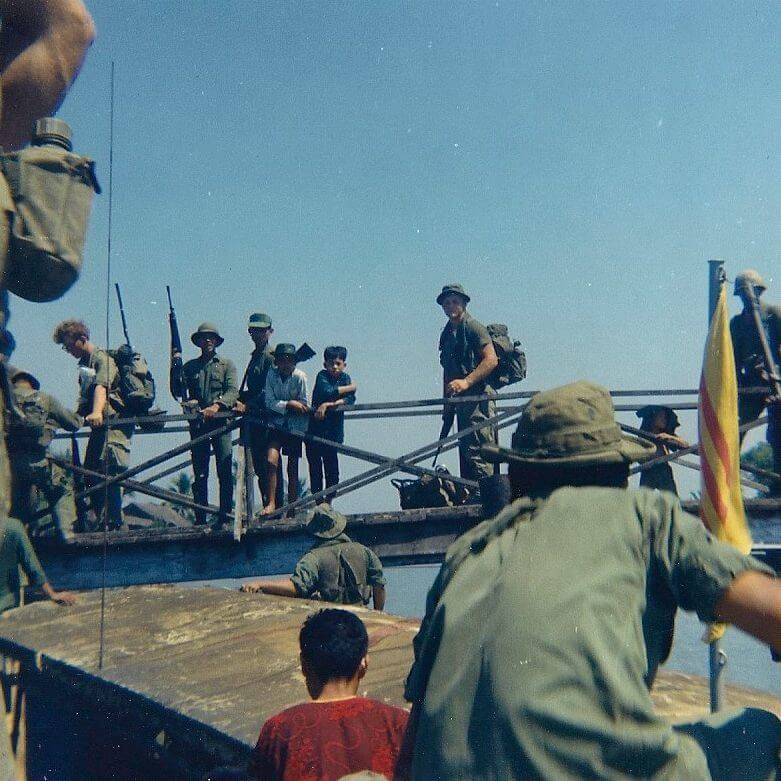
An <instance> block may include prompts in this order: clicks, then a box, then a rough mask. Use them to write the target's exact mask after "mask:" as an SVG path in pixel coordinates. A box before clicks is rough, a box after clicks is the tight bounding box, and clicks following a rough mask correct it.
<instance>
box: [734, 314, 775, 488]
mask: <svg viewBox="0 0 781 781" xmlns="http://www.w3.org/2000/svg"><path fill="white" fill-rule="evenodd" d="M759 308H760V313H761V320H762V325H763V326H764V328H765V334H766V335H767V340H768V344H769V345H770V351H771V353H772V355H773V359H774V360H775V361H776V365H777V366H778V364H779V363H781V354H779V349H781V306H778V305H774V304H767V303H765V302H764V301H760V302H759ZM729 327H730V334H731V336H732V349H733V351H734V354H735V370H736V371H737V374H738V386H739V387H741V388H750V387H758V386H763V385H764V386H767V384H768V383H767V379H766V377H765V376H763V374H764V371H765V359H764V352H763V350H762V345H761V343H760V341H759V335H758V334H757V329H756V326H755V323H754V316H753V313H752V312H751V310H748V311H743V312H741V313H740V314H739V315H735V316H734V317H733V318H732V319H731V320H730V324H729ZM766 405H767V398H766V397H765V396H762V395H752V396H748V395H746V396H743V395H741V396H740V397H739V399H738V413H739V416H740V423H741V424H743V423H750V422H751V421H753V420H756V419H757V418H758V417H759V416H760V415H761V414H762V411H763V410H764V409H765V406H766ZM767 414H768V425H767V441H768V443H769V444H770V445H771V447H772V448H773V467H774V471H775V472H776V473H781V409H779V405H778V404H771V405H768V407H767ZM741 439H742V437H741Z"/></svg>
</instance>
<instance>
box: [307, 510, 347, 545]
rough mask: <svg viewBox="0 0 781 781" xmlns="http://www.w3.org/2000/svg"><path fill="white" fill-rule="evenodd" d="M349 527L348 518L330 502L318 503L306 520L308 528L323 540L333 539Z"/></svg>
mask: <svg viewBox="0 0 781 781" xmlns="http://www.w3.org/2000/svg"><path fill="white" fill-rule="evenodd" d="M346 528H347V518H345V517H344V516H343V515H342V514H341V513H340V512H338V511H336V510H334V508H333V507H331V505H330V504H327V503H325V502H324V503H323V504H318V505H317V507H315V509H314V510H312V512H311V513H309V515H308V517H307V521H306V530H307V531H308V532H309V533H310V534H312V535H313V536H315V537H319V538H320V539H321V540H332V539H334V537H338V536H339V535H340V534H341V533H342V532H343V531H344V530H345V529H346Z"/></svg>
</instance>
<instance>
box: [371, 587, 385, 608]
mask: <svg viewBox="0 0 781 781" xmlns="http://www.w3.org/2000/svg"><path fill="white" fill-rule="evenodd" d="M372 601H373V602H374V609H375V610H383V609H384V608H385V586H372Z"/></svg>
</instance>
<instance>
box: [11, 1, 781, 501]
mask: <svg viewBox="0 0 781 781" xmlns="http://www.w3.org/2000/svg"><path fill="white" fill-rule="evenodd" d="M89 7H90V10H91V11H92V13H93V15H94V18H95V21H96V23H97V28H98V40H97V42H96V44H95V46H94V47H93V49H92V51H91V52H90V54H89V56H88V59H87V62H86V64H85V66H84V69H83V71H82V74H81V76H80V77H79V80H78V81H77V83H76V85H75V87H74V89H73V90H72V92H71V94H70V95H69V97H68V98H67V100H66V102H65V104H64V106H63V108H62V110H61V112H60V115H61V116H62V117H63V118H64V119H66V120H67V121H69V122H70V123H71V124H72V126H73V128H74V135H75V139H76V147H77V149H78V150H79V151H82V152H83V153H85V154H90V155H92V156H94V157H95V158H96V159H97V161H98V171H99V174H100V175H101V178H102V183H103V184H104V186H105V185H107V184H108V152H109V73H110V63H111V61H112V60H114V61H115V63H116V115H115V142H114V216H113V237H112V240H113V261H112V280H111V281H112V282H113V281H118V282H120V284H121V285H122V287H123V294H124V298H125V305H126V307H127V308H128V310H129V317H130V327H131V336H132V337H133V340H134V342H135V343H136V344H137V346H138V347H139V348H140V349H142V350H143V352H144V353H145V354H146V355H147V356H149V357H150V359H151V362H152V364H153V368H154V370H155V373H156V376H157V377H158V379H159V388H160V397H161V399H160V400H161V402H163V404H164V406H167V407H168V409H169V410H174V409H175V404H174V403H173V401H172V400H171V399H170V398H169V397H168V390H167V380H166V377H167V363H168V361H167V354H168V331H167V324H166V307H165V305H164V302H165V285H166V284H170V285H171V286H172V287H173V289H174V296H175V303H176V306H177V313H178V315H179V320H180V324H181V326H182V328H183V331H184V335H185V339H186V338H187V337H186V335H187V334H189V333H190V332H191V331H192V330H193V329H194V327H195V326H196V325H197V324H198V323H199V322H200V321H202V320H213V321H215V322H217V323H218V324H219V326H220V328H221V329H222V332H223V335H224V336H225V338H226V342H225V344H224V345H223V347H222V350H221V352H222V353H223V354H224V355H226V356H227V357H230V358H232V359H233V360H234V361H235V362H236V363H237V365H238V367H239V372H241V371H242V370H243V368H244V365H245V363H246V358H247V355H248V353H249V350H250V347H251V345H250V343H249V339H248V337H247V335H246V330H245V327H246V317H247V315H248V314H249V313H250V312H251V311H257V310H261V311H266V312H269V313H270V314H271V315H272V317H273V318H274V323H275V328H276V334H275V338H276V339H278V340H283V341H293V342H296V343H298V342H300V341H301V340H303V339H306V340H307V341H309V343H310V344H312V345H313V346H314V347H315V348H316V349H318V351H320V350H322V348H323V347H324V346H325V345H326V344H330V343H342V344H346V345H347V346H348V348H349V350H350V356H349V361H348V363H349V370H350V371H351V373H352V374H353V376H354V378H355V379H356V380H357V381H358V383H359V386H360V389H359V400H361V401H372V400H388V399H405V398H414V397H421V396H435V395H437V394H438V392H439V389H440V371H439V367H438V363H437V354H436V344H437V337H438V331H439V329H440V328H441V325H442V322H443V316H442V313H441V310H439V308H438V307H437V306H436V305H435V303H434V298H435V295H436V293H437V291H438V290H439V288H440V287H441V285H442V284H444V283H446V282H450V281H460V282H462V283H463V284H464V285H465V287H466V288H467V290H468V291H469V292H470V294H471V295H472V299H473V300H472V305H471V309H472V312H473V314H474V315H475V316H476V317H478V319H481V320H483V321H484V322H490V321H502V322H506V323H508V324H509V325H510V326H511V331H512V333H513V334H514V335H516V336H517V337H518V338H520V339H522V341H523V343H524V347H525V349H526V351H527V354H528V358H529V377H528V380H527V381H526V382H525V383H523V385H522V386H516V387H518V388H520V389H523V388H524V387H525V388H527V389H531V388H543V387H549V386H551V385H554V384H559V383H563V382H566V381H569V380H572V379H576V378H580V377H588V378H591V379H594V380H597V381H599V382H602V383H604V384H606V385H609V386H610V387H612V388H638V387H664V386H666V387H695V386H696V383H697V378H698V375H699V370H700V363H701V352H702V346H703V342H704V337H705V327H706V310H707V263H706V261H707V259H708V258H723V259H724V260H725V261H726V262H727V272H728V274H729V275H730V276H734V274H735V273H736V272H737V270H739V268H742V267H744V266H746V265H748V266H755V267H757V268H758V269H759V270H760V271H761V272H762V273H764V275H765V276H766V278H767V280H768V282H769V286H770V290H769V291H768V296H769V297H773V296H775V298H776V300H779V298H781V296H779V292H778V277H779V274H778V269H779V255H778V250H779V246H781V242H780V241H779V240H780V239H781V221H779V219H778V215H779V210H780V204H779V201H781V165H779V152H778V149H779V133H778V128H779V127H781V101H779V88H778V85H779V83H781V67H780V66H779V48H778V40H779V38H781V29H779V28H780V27H781V21H780V20H781V17H779V14H778V11H777V5H774V4H772V3H752V4H742V3H740V4H736V3H721V2H707V3H706V2H689V3H685V4H684V3H677V2H676V3H644V4H640V3H636V4H628V3H623V2H600V3H585V4H584V3H574V2H573V3H568V2H557V3H542V2H528V3H520V2H512V3H511V2H504V1H503V0H500V2H470V3H466V2H456V3H453V2H438V3H400V2H383V3H358V2H352V3H328V4H323V3H318V2H310V3H299V2H284V3H283V2H280V3H268V2H263V3H256V2H249V1H247V2H228V1H227V0H220V2H217V3H215V2H208V3H207V2H200V1H197V2H192V1H190V2H186V3H185V2H165V1H163V2H146V1H143V2H133V3H116V2H107V0H100V1H98V2H91V3H90V4H89ZM107 215H108V198H107V196H106V195H105V194H104V195H103V196H101V197H100V198H98V200H97V202H96V206H95V211H94V216H93V221H92V225H91V228H90V238H89V243H88V247H87V257H86V265H85V270H84V273H83V275H82V278H81V280H80V282H79V283H78V285H77V286H76V287H75V288H74V289H73V290H72V291H71V292H69V293H68V294H67V295H66V296H65V297H64V298H63V299H61V300H60V301H57V302H54V303H51V304H46V305H37V304H36V305H33V304H28V303H26V302H21V301H18V300H16V299H14V301H13V302H12V305H13V317H12V321H11V325H12V330H13V331H14V332H15V334H16V336H17V340H18V342H19V348H18V350H17V353H16V355H15V358H14V362H15V363H17V364H19V365H23V366H25V367H29V368H30V369H32V370H34V371H35V372H36V373H38V374H39V376H40V378H41V380H42V381H43V383H44V385H45V386H46V388H47V389H49V390H51V391H53V392H54V393H55V394H57V395H59V396H60V397H61V398H62V399H63V400H65V401H68V402H71V401H72V400H73V398H74V395H75V367H74V365H73V361H72V359H70V358H69V357H68V356H66V355H65V354H64V353H61V352H60V351H59V349H58V348H56V347H55V346H54V345H53V344H52V342H51V338H50V334H51V329H52V327H53V326H54V324H55V323H56V322H58V321H59V320H60V319H62V318H64V317H69V316H83V317H84V318H85V319H86V320H88V322H89V323H90V324H91V325H92V326H93V329H94V331H95V332H96V335H97V337H98V339H97V341H99V342H101V341H104V333H105V308H106V297H105V296H106V236H107ZM774 276H775V277H776V279H775V280H774ZM112 294H113V291H112ZM736 303H737V300H736V299H731V306H732V307H733V310H734V309H735V305H736ZM111 307H112V308H111V321H110V323H111V335H110V341H111V343H112V344H116V343H118V342H119V341H120V339H121V332H120V326H119V317H118V313H117V311H116V307H115V305H114V300H113V298H112V300H111ZM191 354H192V355H194V354H195V349H194V348H192V351H191ZM302 368H304V369H305V370H306V371H307V373H308V374H309V376H310V381H311V380H313V378H314V374H315V372H316V370H317V369H318V368H319V363H318V362H317V361H316V360H313V361H310V362H309V363H307V364H305V365H304V366H303V367H302ZM625 419H626V420H627V422H636V419H635V418H634V417H633V416H626V417H625ZM684 421H685V425H684V429H683V433H684V435H686V436H688V437H690V438H695V436H696V433H695V422H694V416H693V415H692V414H690V413H689V414H687V415H685V416H684ZM437 429H438V420H437V419H435V418H430V419H417V420H414V421H411V422H410V421H407V422H401V423H396V422H394V423H382V424H379V423H376V422H374V423H361V424H357V423H354V424H351V425H350V426H349V428H348V441H350V442H353V443H355V444H357V445H360V446H363V447H368V448H370V449H374V450H379V451H383V452H385V453H388V454H389V455H395V454H398V453H400V452H403V451H405V450H409V449H412V448H414V447H415V446H417V445H419V444H421V443H423V442H424V441H426V440H429V439H434V438H435V437H436V435H437ZM173 443H174V442H173V438H171V437H169V438H168V439H167V440H165V442H163V440H158V441H157V442H156V443H155V442H153V441H152V440H150V439H149V438H147V439H146V440H145V442H144V445H143V446H140V445H139V447H137V449H136V453H135V457H136V458H140V457H141V456H146V455H150V454H151V453H152V452H153V451H156V450H159V449H162V447H163V446H164V445H172V444H173ZM450 463H453V462H452V461H451V462H450ZM352 469H353V467H352V464H348V465H347V468H346V470H345V471H346V472H347V473H350V472H351V471H352ZM691 480H692V479H691V478H690V477H689V476H688V474H687V475H686V478H685V480H684V482H685V483H686V484H687V485H689V484H690V485H691V487H696V476H694V482H691ZM686 481H688V483H687V482H686ZM394 500H395V492H394V491H393V489H391V488H389V487H387V486H386V487H382V488H379V487H378V488H374V489H371V490H370V491H368V492H361V494H358V495H357V496H355V497H351V498H350V499H349V500H347V499H345V500H344V503H343V505H342V506H343V507H344V508H345V509H350V510H354V509H358V508H365V509H368V508H374V507H381V506H384V507H388V506H390V503H391V502H392V501H394Z"/></svg>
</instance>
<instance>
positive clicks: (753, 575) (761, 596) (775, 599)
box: [716, 571, 781, 653]
mask: <svg viewBox="0 0 781 781" xmlns="http://www.w3.org/2000/svg"><path fill="white" fill-rule="evenodd" d="M716 616H717V617H718V618H719V620H721V621H726V622H727V623H729V624H733V625H734V626H736V627H738V629H742V630H743V631H744V632H748V633H749V634H750V635H753V636H754V637H756V638H757V640H761V641H762V642H763V643H767V644H768V645H770V646H771V647H772V648H773V649H774V650H775V651H776V652H778V653H781V580H779V579H777V578H773V577H770V576H769V575H765V574H764V573H762V572H755V571H748V572H742V573H741V574H739V575H738V576H737V577H736V578H735V579H734V580H733V581H732V583H731V584H730V585H729V587H728V588H727V589H726V591H725V592H724V593H723V594H722V595H721V598H720V599H719V601H718V602H717V603H716Z"/></svg>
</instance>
